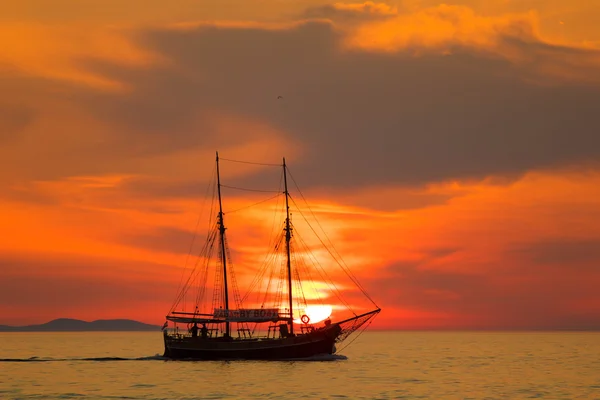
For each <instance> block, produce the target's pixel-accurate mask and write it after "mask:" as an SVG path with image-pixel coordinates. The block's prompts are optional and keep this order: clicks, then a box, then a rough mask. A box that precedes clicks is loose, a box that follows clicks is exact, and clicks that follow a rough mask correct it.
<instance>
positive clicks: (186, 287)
mask: <svg viewBox="0 0 600 400" xmlns="http://www.w3.org/2000/svg"><path fill="white" fill-rule="evenodd" d="M211 236H212V234H211V235H209V237H208V238H207V241H206V242H205V243H204V247H203V248H202V250H201V251H200V254H201V255H202V254H205V253H206V251H207V250H206V249H207V248H208V246H209V243H210V241H211ZM199 262H200V260H199V259H198V260H196V263H195V264H194V268H193V269H192V271H191V272H190V275H189V276H188V279H187V281H186V282H185V284H183V286H182V287H181V289H180V292H179V294H178V295H177V298H176V300H175V303H174V304H173V306H172V307H171V310H170V311H169V313H171V312H172V311H173V310H174V309H175V308H176V307H177V306H178V305H179V303H180V302H181V301H182V300H183V301H184V302H185V296H186V294H187V292H188V290H189V289H190V287H189V285H190V282H192V280H193V279H195V275H197V274H198V273H197V272H196V269H197V268H198V264H199Z"/></svg>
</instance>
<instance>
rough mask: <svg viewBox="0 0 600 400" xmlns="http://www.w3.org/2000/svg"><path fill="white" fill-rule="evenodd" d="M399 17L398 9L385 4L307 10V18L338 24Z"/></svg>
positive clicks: (374, 3)
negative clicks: (331, 21) (329, 20)
mask: <svg viewBox="0 0 600 400" xmlns="http://www.w3.org/2000/svg"><path fill="white" fill-rule="evenodd" d="M397 15H398V9H397V8H396V7H392V6H390V5H388V4H385V3H377V2H373V1H366V2H364V3H333V4H326V5H322V6H319V7H312V8H309V9H307V10H306V11H305V12H304V14H303V16H304V17H305V18H311V19H313V18H314V19H318V18H326V19H331V20H333V21H336V22H343V23H346V24H349V23H350V24H352V23H357V22H365V21H373V20H382V19H387V18H391V17H395V16H397Z"/></svg>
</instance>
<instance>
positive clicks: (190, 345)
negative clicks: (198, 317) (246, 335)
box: [164, 324, 341, 360]
mask: <svg viewBox="0 0 600 400" xmlns="http://www.w3.org/2000/svg"><path fill="white" fill-rule="evenodd" d="M340 331H341V329H340V328H339V326H337V325H335V324H334V325H333V326H331V327H328V328H326V329H321V330H318V331H314V332H311V333H307V334H303V335H298V336H294V337H288V338H282V339H261V340H256V339H255V340H248V339H241V340H240V339H231V340H225V339H223V338H218V339H210V338H209V339H202V338H199V337H195V338H192V337H176V336H171V335H167V334H165V335H164V339H165V354H164V356H165V357H169V358H172V359H194V360H235V359H237V360H285V359H295V358H308V357H313V356H316V355H320V354H333V353H334V352H335V346H334V344H335V340H336V338H337V336H338V335H339V333H340Z"/></svg>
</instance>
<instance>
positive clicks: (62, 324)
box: [0, 318, 160, 332]
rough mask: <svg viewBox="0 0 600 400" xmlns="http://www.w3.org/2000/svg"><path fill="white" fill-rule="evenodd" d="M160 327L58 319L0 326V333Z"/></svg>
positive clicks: (113, 320)
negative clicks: (34, 323) (30, 323)
mask: <svg viewBox="0 0 600 400" xmlns="http://www.w3.org/2000/svg"><path fill="white" fill-rule="evenodd" d="M158 330H160V326H158V325H150V324H145V323H143V322H138V321H134V320H131V319H99V320H96V321H92V322H87V321H81V320H79V319H71V318H59V319H55V320H52V321H50V322H46V323H45V324H40V325H27V326H7V325H0V332H85V331H87V332H93V331H96V332H98V331H121V332H123V331H158Z"/></svg>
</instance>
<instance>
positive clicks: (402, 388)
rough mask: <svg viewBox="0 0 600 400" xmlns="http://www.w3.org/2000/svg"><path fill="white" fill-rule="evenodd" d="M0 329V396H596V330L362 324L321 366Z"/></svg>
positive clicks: (127, 339) (149, 340) (140, 341)
mask: <svg viewBox="0 0 600 400" xmlns="http://www.w3.org/2000/svg"><path fill="white" fill-rule="evenodd" d="M0 337H1V340H2V343H3V346H2V350H1V352H0V359H3V360H5V361H0V398H2V399H17V398H18V399H34V398H43V399H64V398H89V399H107V398H130V399H165V398H168V399H175V398H176V399H198V398H203V399H204V398H206V399H210V398H215V399H216V398H259V397H260V398H272V399H276V398H277V399H296V398H311V399H312V398H353V399H360V398H364V399H392V398H406V399H417V398H431V399H454V398H456V399H459V398H460V399H466V398H472V399H483V398H486V399H508V398H511V399H516V398H544V399H558V398H563V399H564V398H568V399H576V398H580V399H594V398H600V374H599V373H598V371H599V370H600V340H599V339H600V334H598V333H537V332H536V333H498V332H477V333H475V332H367V333H365V334H364V335H362V336H361V337H360V338H359V339H358V340H357V341H356V342H355V343H354V344H353V345H352V346H350V347H349V348H347V349H346V350H344V351H343V354H342V357H334V358H338V359H337V360H331V357H330V358H328V362H321V361H314V362H305V361H277V362H275V361H210V362H198V361H196V362H186V361H166V360H164V359H163V358H162V357H160V355H158V354H156V353H158V352H161V351H162V336H161V334H160V332H157V333H137V332H136V333H107V332H98V333H2V334H0ZM32 357H35V358H33V359H31V358H32ZM346 357H347V359H346ZM19 360H20V361H19Z"/></svg>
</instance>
